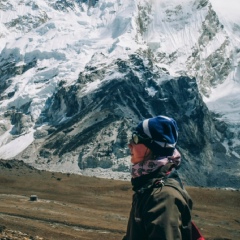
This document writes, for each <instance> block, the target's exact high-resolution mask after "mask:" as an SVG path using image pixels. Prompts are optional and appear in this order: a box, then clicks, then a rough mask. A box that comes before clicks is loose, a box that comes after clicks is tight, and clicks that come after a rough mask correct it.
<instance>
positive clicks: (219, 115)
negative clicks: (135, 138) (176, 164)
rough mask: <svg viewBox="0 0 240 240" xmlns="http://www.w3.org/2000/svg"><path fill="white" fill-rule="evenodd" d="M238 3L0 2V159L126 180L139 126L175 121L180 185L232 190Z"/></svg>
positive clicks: (237, 151)
mask: <svg viewBox="0 0 240 240" xmlns="http://www.w3.org/2000/svg"><path fill="white" fill-rule="evenodd" d="M239 10H240V2H238V1H237V0H229V1H227V3H226V2H225V1H223V0H183V1H180V0H161V1H159V0H151V1H149V0H132V1H128V0H98V1H96V0H95V1H94V0H92V1H90V0H89V1H87V0H75V1H74V0H73V1H67V0H58V1H51V0H35V1H32V0H3V1H1V3H0V19H1V22H0V52H1V55H0V111H1V112H0V114H1V115H0V158H2V159H6V160H7V159H13V158H15V159H19V160H20V159H21V160H24V161H25V162H27V163H30V164H31V165H33V166H35V167H37V168H42V169H48V170H55V171H63V172H75V173H79V174H86V175H92V176H104V177H112V178H120V179H124V178H128V177H129V151H128V148H127V141H128V138H129V137H130V135H131V128H132V127H133V126H135V125H136V124H137V123H138V122H139V121H140V120H142V119H144V118H146V117H151V116H155V115H158V114H162V115H169V116H172V117H174V118H175V119H176V120H177V122H178V125H179V128H180V139H179V149H180V151H181V153H182V156H183V166H182V168H181V169H180V172H181V174H182V176H183V177H184V178H185V181H186V182H187V183H189V184H194V185H204V186H231V187H238V188H240V181H239V180H240V174H239V170H240V164H239V159H240V141H239V139H240V130H239V129H240V128H239V127H240V124H239V120H240V101H239V98H240V97H239V96H240V95H239V93H240V47H239V43H240V15H239V14H238V12H239Z"/></svg>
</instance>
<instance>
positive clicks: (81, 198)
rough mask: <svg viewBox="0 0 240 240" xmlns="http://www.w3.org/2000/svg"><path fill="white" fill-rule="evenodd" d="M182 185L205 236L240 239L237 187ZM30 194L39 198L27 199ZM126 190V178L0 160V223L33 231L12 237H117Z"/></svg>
mask: <svg viewBox="0 0 240 240" xmlns="http://www.w3.org/2000/svg"><path fill="white" fill-rule="evenodd" d="M8 167H9V166H8ZM187 190H188V192H189V193H190V195H191V196H192V198H193V200H194V210H193V219H194V221H195V222H196V223H197V225H198V226H199V227H200V228H201V231H202V233H203V234H204V235H205V236H206V238H207V239H209V240H210V239H211V240H212V239H215V240H217V239H218V240H220V239H222V240H223V239H233V240H237V239H240V193H239V191H225V190H214V189H203V188H194V187H188V188H187ZM33 194H34V195H37V196H38V201H34V202H33V201H29V198H30V196H31V195H33ZM131 196H132V190H131V185H130V183H129V182H123V181H116V180H107V179H99V178H94V177H93V178H90V177H83V176H79V175H68V174H61V173H50V172H46V171H38V170H34V169H31V168H28V167H26V166H25V165H24V164H22V163H18V164H12V168H7V167H6V166H5V165H4V164H0V226H5V227H6V229H13V230H16V231H21V232H22V233H25V234H27V236H32V238H30V237H29V238H26V236H25V238H24V237H18V238H15V239H56V240H63V239H64V240H68V239H69V240H71V239H103V240H114V239H122V236H123V235H124V232H125V229H126V225H127V218H128V214H129V210H130V206H131ZM0 236H1V233H0ZM36 236H38V238H37V237H36ZM1 239H2V238H1ZM10 239H14V238H10Z"/></svg>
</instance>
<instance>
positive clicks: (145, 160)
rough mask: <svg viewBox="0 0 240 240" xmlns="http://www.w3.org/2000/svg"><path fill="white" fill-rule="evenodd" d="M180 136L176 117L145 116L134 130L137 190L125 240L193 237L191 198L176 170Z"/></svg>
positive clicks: (134, 175)
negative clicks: (177, 145)
mask: <svg viewBox="0 0 240 240" xmlns="http://www.w3.org/2000/svg"><path fill="white" fill-rule="evenodd" d="M177 139H178V127H177V124H176V122H175V120H174V119H172V118H169V117H165V116H157V117H154V118H149V119H146V120H144V121H142V122H141V123H140V124H139V125H138V126H137V127H136V131H135V132H133V134H132V139H131V141H130V144H129V148H130V151H131V162H132V164H133V166H132V180H131V182H132V185H133V191H134V192H135V193H134V195H133V202H132V209H131V212H130V216H129V221H128V227H127V233H126V236H125V237H124V238H123V240H143V239H144V240H153V239H154V240H161V239H164V240H165V239H166V240H178V239H181V240H189V239H192V233H191V231H192V223H191V207H192V200H191V198H190V197H189V195H188V193H187V192H186V190H185V189H184V187H183V185H182V182H181V180H180V178H179V176H178V174H177V171H176V168H178V166H179V164H180V161H181V158H180V154H179V152H178V151H177V149H176V143H177Z"/></svg>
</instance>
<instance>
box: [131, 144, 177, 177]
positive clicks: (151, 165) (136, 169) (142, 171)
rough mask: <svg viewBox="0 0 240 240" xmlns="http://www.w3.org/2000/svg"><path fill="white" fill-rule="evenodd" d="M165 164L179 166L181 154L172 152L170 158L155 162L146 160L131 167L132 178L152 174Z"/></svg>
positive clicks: (175, 151)
mask: <svg viewBox="0 0 240 240" xmlns="http://www.w3.org/2000/svg"><path fill="white" fill-rule="evenodd" d="M167 163H174V164H175V166H176V167H177V166H179V165H180V163H181V154H180V153H179V152H178V150H177V149H175V150H174V152H173V155H172V156H170V157H159V158H157V159H156V160H146V161H142V162H140V163H137V164H134V165H132V171H131V172H132V173H131V174H132V178H136V177H140V176H142V175H146V174H149V173H151V172H154V171H155V170H157V169H158V168H160V167H161V166H163V165H165V164H167Z"/></svg>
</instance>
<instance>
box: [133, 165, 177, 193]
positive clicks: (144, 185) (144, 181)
mask: <svg viewBox="0 0 240 240" xmlns="http://www.w3.org/2000/svg"><path fill="white" fill-rule="evenodd" d="M174 166H175V165H174V164H173V163H167V164H166V165H164V166H161V167H160V168H158V169H157V170H155V171H154V172H151V173H149V174H147V175H143V176H140V177H137V178H132V179H131V183H132V186H133V188H132V189H133V191H135V192H144V191H145V190H147V189H150V188H152V187H153V185H154V184H155V183H156V181H159V180H160V179H163V178H167V177H168V175H169V173H171V171H172V169H173V167H174ZM176 174H177V173H176Z"/></svg>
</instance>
